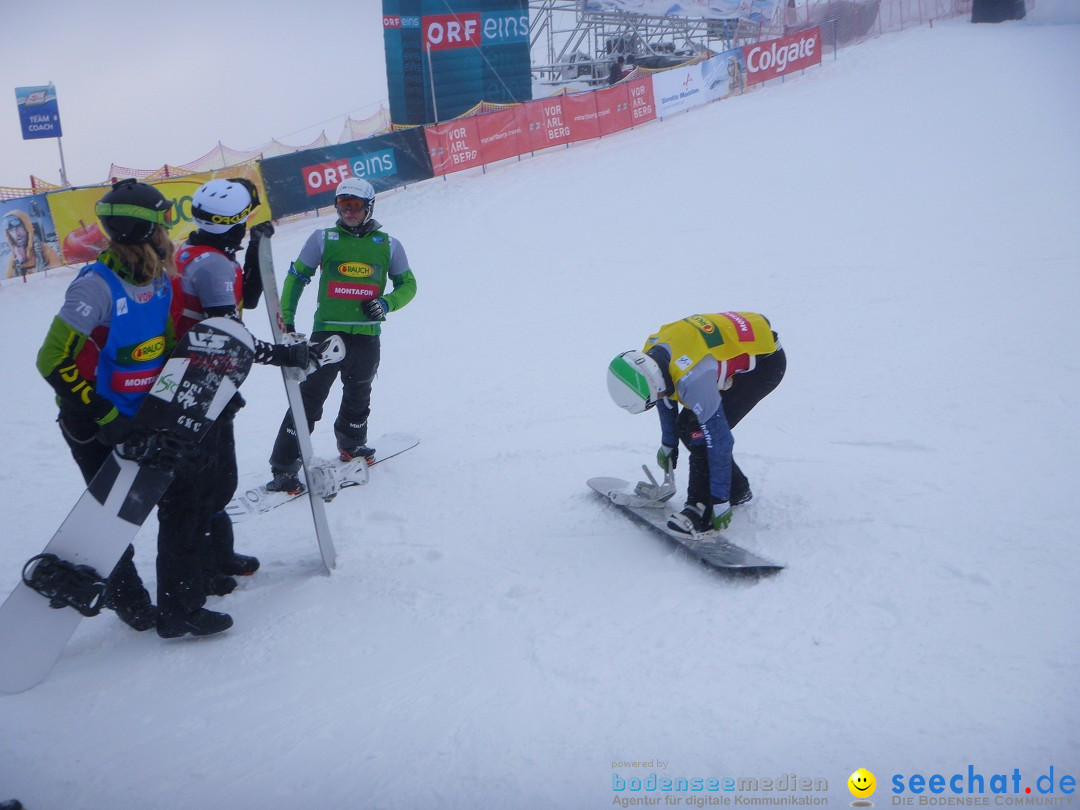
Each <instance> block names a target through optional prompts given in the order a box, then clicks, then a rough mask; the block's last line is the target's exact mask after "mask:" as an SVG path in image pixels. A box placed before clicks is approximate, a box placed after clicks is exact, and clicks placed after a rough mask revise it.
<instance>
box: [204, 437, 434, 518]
mask: <svg viewBox="0 0 1080 810" xmlns="http://www.w3.org/2000/svg"><path fill="white" fill-rule="evenodd" d="M419 443H420V440H419V439H418V438H416V437H415V436H411V435H409V434H408V433H387V434H386V435H384V436H382V437H380V438H378V439H376V440H375V442H374V443H373V446H374V447H375V460H374V461H373V462H372V463H371V464H367V463H366V462H365V461H364V460H363V459H356V460H355V461H338V460H337V459H312V460H311V464H310V465H309V469H310V470H311V472H312V478H311V479H309V480H310V481H311V482H312V486H311V489H312V490H313V492H314V493H315V494H316V495H317V496H319V497H320V498H322V499H323V500H324V501H326V500H329V499H332V498H333V497H334V496H335V495H337V493H338V491H339V490H341V489H346V488H348V487H355V486H360V485H362V484H366V483H367V468H368V467H374V466H375V465H377V464H381V463H382V462H384V461H386V460H387V459H390V458H393V457H394V456H399V455H401V454H402V453H404V452H405V451H406V450H411V449H412V448H414V447H416V445H418V444H419ZM265 480H266V476H265V474H264V475H263V476H262V477H261V478H260V477H257V476H253V477H251V478H250V479H248V480H247V482H246V483H243V482H242V483H241V485H240V486H239V487H238V488H237V495H236V497H235V498H233V499H232V500H231V501H230V502H229V505H228V506H226V507H225V511H226V512H227V513H228V515H229V517H230V518H232V521H233V523H239V522H241V521H244V520H248V519H249V518H253V517H255V516H257V515H264V514H266V513H267V512H269V511H271V510H272V509H277V508H278V507H279V506H284V505H285V504H287V503H289V502H290V501H294V500H296V499H297V498H299V497H301V496H302V495H304V492H296V493H290V492H270V491H269V490H267V488H266V483H264V482H265ZM318 482H322V483H321V484H320V483H318Z"/></svg>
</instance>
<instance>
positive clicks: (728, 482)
mask: <svg viewBox="0 0 1080 810" xmlns="http://www.w3.org/2000/svg"><path fill="white" fill-rule="evenodd" d="M786 368H787V359H786V357H785V355H784V350H783V349H782V348H780V340H779V338H778V337H777V335H776V332H774V331H773V329H772V326H771V325H770V323H769V321H768V319H767V318H766V317H765V316H764V315H759V314H758V313H756V312H719V313H714V314H709V315H691V316H689V317H687V318H683V319H682V320H679V321H675V322H674V323H669V324H666V325H664V326H661V327H660V329H659V330H657V331H656V333H655V334H653V335H650V336H649V339H648V340H647V341H646V342H645V345H644V347H642V350H641V351H629V352H623V353H622V354H620V355H619V356H618V357H616V358H615V359H614V360H612V361H611V363H610V364H609V365H608V374H607V385H608V392H609V393H610V394H611V398H612V399H613V400H615V404H616V405H618V406H619V407H620V408H622V409H623V410H626V411H629V412H630V413H642V412H643V411H646V410H648V409H650V408H653V407H656V411H657V414H658V415H659V417H660V449H659V450H658V451H657V453H656V463H657V464H658V465H659V466H660V469H662V470H663V471H664V472H665V473H668V472H671V471H673V470H674V469H675V464H676V462H677V461H678V458H679V441H680V440H682V443H683V445H684V446H685V447H686V448H687V449H688V450H689V451H690V478H689V486H688V487H687V494H686V505H685V507H684V508H683V510H682V511H681V512H676V513H674V514H672V515H671V516H670V517H669V519H668V524H667V525H668V528H669V529H671V530H673V531H676V532H680V533H682V534H691V535H692V534H696V533H700V532H706V531H716V530H720V529H726V528H727V527H728V524H730V523H731V507H732V505H738V504H741V503H746V502H747V501H749V500H750V498H751V497H752V494H751V491H750V482H749V481H748V480H747V478H746V476H745V475H744V474H743V472H742V470H740V469H739V466H738V465H737V464H736V463H735V461H734V459H733V458H732V448H733V447H734V444H735V440H734V438H733V437H732V435H731V429H732V428H733V427H735V426H736V425H737V424H739V422H740V421H742V419H743V417H744V416H746V414H748V413H749V412H750V410H751V409H752V408H753V407H754V406H755V405H757V404H758V402H760V401H761V400H762V399H764V398H765V397H766V396H767V395H768V394H769V393H771V392H772V390H773V389H774V388H776V386H778V385H779V384H780V381H781V380H782V379H783V377H784V371H785V370H786ZM680 405H681V406H682V408H681V409H680V407H679V406H680Z"/></svg>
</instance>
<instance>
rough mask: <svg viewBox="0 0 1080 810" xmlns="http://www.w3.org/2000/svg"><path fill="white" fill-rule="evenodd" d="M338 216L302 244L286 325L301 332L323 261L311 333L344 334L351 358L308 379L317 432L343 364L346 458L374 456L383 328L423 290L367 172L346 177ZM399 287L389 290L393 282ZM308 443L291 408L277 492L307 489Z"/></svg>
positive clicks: (282, 434)
mask: <svg viewBox="0 0 1080 810" xmlns="http://www.w3.org/2000/svg"><path fill="white" fill-rule="evenodd" d="M334 206H335V208H336V209H337V213H338V220H337V223H336V224H335V225H334V226H333V227H331V228H319V229H318V230H317V231H315V232H314V233H313V234H311V236H310V237H308V240H307V242H306V243H305V244H304V247H303V248H302V249H301V250H300V256H299V257H298V258H297V259H296V261H294V262H293V263H292V266H291V267H290V268H289V273H288V275H287V276H286V278H285V283H284V287H283V290H282V294H281V312H282V317H283V318H284V320H285V331H286V332H295V331H296V327H295V326H294V324H295V322H296V307H297V304H298V303H299V301H300V295H301V294H302V293H303V291H304V287H306V286H307V285H308V284H309V283H310V282H311V280H312V277H313V276H314V275H315V271H316V269H317V268H319V267H322V273H321V274H320V278H319V300H318V308H317V309H316V311H315V325H314V328H313V329H312V333H311V340H312V341H313V342H316V343H317V342H319V341H321V340H325V339H327V338H329V337H330V336H331V335H340V336H341V338H342V340H344V342H345V359H344V360H342V361H341V362H340V363H334V364H329V365H324V366H323V367H322V368H320V369H319V370H318V371H316V372H315V373H313V374H311V375H309V376H308V377H307V379H306V380H304V382H303V383H301V384H300V393H301V396H302V397H303V401H304V411H305V413H306V415H307V422H308V424H307V430H308V432H309V433H310V432H311V431H312V430H313V429H314V428H315V423H316V422H318V421H319V419H321V418H322V412H323V403H324V402H325V401H326V398H327V396H329V394H330V387H331V386H332V385H333V384H334V380H335V379H336V378H337V375H338V372H339V371H340V372H341V382H342V387H343V390H342V396H341V407H340V408H339V410H338V415H337V419H336V420H335V422H334V436H335V437H336V438H337V447H338V452H339V453H340V455H341V459H342V461H352V460H353V459H355V458H364V459H366V460H367V462H368V463H369V464H370V463H371V462H372V461H373V460H374V459H375V448H373V447H369V446H368V444H367V440H368V416H369V415H370V413H371V384H372V382H374V380H375V372H376V371H378V368H379V345H380V344H379V334H380V332H381V331H382V327H381V324H382V322H383V321H384V320H386V316H387V314H388V313H390V312H395V311H397V310H399V309H401V308H402V307H403V306H405V305H406V304H408V303H409V302H410V301H412V299H413V298H414V297H415V295H416V278H415V277H414V276H413V272H412V270H411V269H410V268H409V259H408V257H407V256H406V255H405V248H403V247H402V246H401V243H400V242H399V241H398V240H397V239H395V238H394V237H393V236H390V235H389V234H387V233H386V232H385V231H383V230H382V226H381V225H380V224H379V223H378V222H376V221H375V219H373V217H372V214H373V213H374V210H375V188H374V187H373V186H372V185H371V183H369V182H368V181H367V180H361V179H360V178H357V177H350V178H348V179H347V180H343V181H342V182H341V183H340V184H338V187H337V191H336V193H335V198H334ZM387 281H390V282H391V283H392V284H393V291H392V292H390V293H387V292H386V283H387ZM299 469H300V445H299V442H298V441H297V438H296V428H295V427H294V425H293V418H292V414H291V413H287V414H285V418H284V420H283V421H282V423H281V428H280V430H279V431H278V435H277V440H276V441H275V442H274V449H273V451H272V452H271V454H270V471H271V474H272V475H273V480H272V481H270V482H269V483H268V484H267V485H266V488H267V489H268V490H270V491H272V492H299V491H300V490H301V488H302V485H301V483H300V478H299V476H298V475H297V473H298V471H299Z"/></svg>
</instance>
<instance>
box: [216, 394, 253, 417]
mask: <svg viewBox="0 0 1080 810" xmlns="http://www.w3.org/2000/svg"><path fill="white" fill-rule="evenodd" d="M245 405H247V400H245V399H244V398H243V397H242V396H240V392H239V391H237V392H236V393H235V394H233V398H232V399H230V400H229V404H228V405H226V406H225V408H224V409H223V410H222V411H221V416H222V418H223V419H231V418H232V417H234V416H236V412H237V411H238V410H240V409H241V408H243V407H244V406H245Z"/></svg>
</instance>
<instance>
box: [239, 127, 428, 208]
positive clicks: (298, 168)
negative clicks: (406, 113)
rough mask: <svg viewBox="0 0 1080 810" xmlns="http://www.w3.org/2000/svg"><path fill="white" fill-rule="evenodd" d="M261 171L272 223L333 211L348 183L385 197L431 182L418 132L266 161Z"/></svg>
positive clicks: (424, 146)
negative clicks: (366, 185)
mask: <svg viewBox="0 0 1080 810" xmlns="http://www.w3.org/2000/svg"><path fill="white" fill-rule="evenodd" d="M260 166H261V168H262V177H263V182H264V183H265V184H266V193H267V194H268V195H269V197H270V207H271V209H272V210H273V212H274V217H275V219H276V218H278V217H286V216H290V215H291V214H302V213H304V212H305V211H312V210H314V209H315V208H328V207H331V206H333V204H334V190H335V189H336V188H337V184H338V183H340V182H341V181H342V180H344V179H346V178H347V177H361V178H363V179H364V180H368V181H369V182H370V183H371V184H372V185H373V186H375V190H376V191H385V190H386V189H390V188H397V187H398V186H403V185H405V184H406V183H415V182H417V181H419V180H428V179H430V178H432V177H434V176H435V174H434V172H433V171H432V170H431V158H430V157H429V156H428V149H427V140H426V139H425V137H424V130H423V129H422V128H420V127H416V128H414V129H404V130H399V131H398V132H390V133H387V134H386V135H377V136H375V137H374V138H364V139H363V140H360V141H350V142H349V143H343V144H338V145H336V146H323V147H319V148H318V149H305V150H304V151H302V152H292V153H290V154H287V155H279V156H277V157H272V158H266V159H265V160H263V161H262V162H261V163H260Z"/></svg>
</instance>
